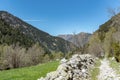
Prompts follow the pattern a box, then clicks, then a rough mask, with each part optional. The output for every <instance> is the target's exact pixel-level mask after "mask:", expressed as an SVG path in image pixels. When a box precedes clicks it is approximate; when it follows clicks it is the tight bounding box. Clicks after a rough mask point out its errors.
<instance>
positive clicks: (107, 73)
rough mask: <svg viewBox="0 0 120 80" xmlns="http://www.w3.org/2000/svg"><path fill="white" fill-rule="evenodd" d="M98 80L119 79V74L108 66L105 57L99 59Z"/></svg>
mask: <svg viewBox="0 0 120 80" xmlns="http://www.w3.org/2000/svg"><path fill="white" fill-rule="evenodd" d="M98 80H120V75H117V74H116V72H115V70H113V68H111V67H110V66H109V60H107V59H103V60H102V61H101V66H100V75H98Z"/></svg>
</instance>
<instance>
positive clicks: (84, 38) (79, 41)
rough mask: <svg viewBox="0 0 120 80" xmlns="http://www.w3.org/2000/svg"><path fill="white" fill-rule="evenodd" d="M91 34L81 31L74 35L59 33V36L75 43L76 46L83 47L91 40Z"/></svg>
mask: <svg viewBox="0 0 120 80" xmlns="http://www.w3.org/2000/svg"><path fill="white" fill-rule="evenodd" d="M90 36H91V34H89V33H84V32H81V33H79V34H76V35H72V34H68V35H58V37H61V38H63V39H65V40H67V41H69V42H72V43H74V44H75V45H76V46H81V47H83V46H84V45H85V44H86V43H87V42H88V41H89V38H90Z"/></svg>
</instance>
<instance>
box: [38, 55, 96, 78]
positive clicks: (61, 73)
mask: <svg viewBox="0 0 120 80" xmlns="http://www.w3.org/2000/svg"><path fill="white" fill-rule="evenodd" d="M94 60H95V59H94V58H93V57H92V56H91V55H89V54H84V55H78V54H76V55H73V56H72V58H70V59H69V60H66V59H62V60H61V62H60V65H59V66H58V68H57V70H56V71H54V72H50V73H48V74H47V76H46V77H45V78H43V77H41V78H40V79H38V80H90V75H89V70H90V68H91V67H92V66H93V65H94Z"/></svg>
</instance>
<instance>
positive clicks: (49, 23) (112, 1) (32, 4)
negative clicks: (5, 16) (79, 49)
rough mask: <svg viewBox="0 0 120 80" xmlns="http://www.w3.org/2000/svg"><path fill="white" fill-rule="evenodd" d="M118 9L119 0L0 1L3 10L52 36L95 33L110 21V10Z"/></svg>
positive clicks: (0, 8) (0, 7)
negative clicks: (100, 26) (108, 10)
mask: <svg viewBox="0 0 120 80" xmlns="http://www.w3.org/2000/svg"><path fill="white" fill-rule="evenodd" d="M119 6H120V0H0V10H4V11H8V12H10V13H12V14H13V15H15V16H17V17H19V18H21V19H22V20H24V21H26V22H28V23H30V24H32V25H33V26H35V27H37V28H39V29H41V30H43V31H45V32H48V33H49V34H52V35H58V34H70V33H73V32H76V33H79V32H90V33H92V32H93V31H95V30H96V29H98V28H99V25H101V24H103V23H104V22H106V21H107V20H108V19H109V18H110V17H109V16H108V12H107V9H108V8H116V7H119Z"/></svg>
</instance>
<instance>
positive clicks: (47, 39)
mask: <svg viewBox="0 0 120 80" xmlns="http://www.w3.org/2000/svg"><path fill="white" fill-rule="evenodd" d="M0 37H1V38H0V43H1V44H3V43H7V44H16V43H19V44H20V45H21V46H25V47H30V46H31V45H32V44H34V43H36V42H38V43H40V44H41V46H42V47H44V48H45V49H46V50H48V51H61V52H64V53H65V52H68V51H70V50H73V49H74V47H75V46H74V45H73V44H72V43H70V42H68V41H65V40H64V39H61V38H58V37H54V36H51V35H49V34H48V33H46V32H44V31H41V30H39V29H37V28H35V27H33V26H32V25H30V24H28V23H26V22H24V21H22V20H21V19H19V18H17V17H15V16H13V15H12V14H10V13H8V12H6V11H0Z"/></svg>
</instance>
